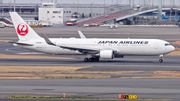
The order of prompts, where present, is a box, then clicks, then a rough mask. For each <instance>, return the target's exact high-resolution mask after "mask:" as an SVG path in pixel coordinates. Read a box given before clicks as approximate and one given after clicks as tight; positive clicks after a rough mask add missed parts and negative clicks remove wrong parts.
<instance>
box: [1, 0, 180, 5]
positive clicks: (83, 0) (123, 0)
mask: <svg viewBox="0 0 180 101" xmlns="http://www.w3.org/2000/svg"><path fill="white" fill-rule="evenodd" d="M15 1H16V2H17V3H41V1H42V2H51V1H54V2H55V1H57V2H58V3H62V4H77V3H79V4H91V3H94V4H104V2H105V4H116V3H118V4H129V1H130V0H15ZM162 1H163V4H164V5H173V4H174V5H176V6H180V0H162ZM173 1H174V3H173ZM3 2H4V3H10V2H11V3H13V2H14V0H3ZM134 3H135V4H144V3H146V4H148V5H152V4H154V5H157V4H158V0H134Z"/></svg>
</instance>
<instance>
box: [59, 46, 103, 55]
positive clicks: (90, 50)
mask: <svg viewBox="0 0 180 101" xmlns="http://www.w3.org/2000/svg"><path fill="white" fill-rule="evenodd" d="M60 47H61V48H64V49H70V50H78V51H79V52H81V53H99V51H100V49H98V48H89V47H79V46H62V45H61V46H60Z"/></svg>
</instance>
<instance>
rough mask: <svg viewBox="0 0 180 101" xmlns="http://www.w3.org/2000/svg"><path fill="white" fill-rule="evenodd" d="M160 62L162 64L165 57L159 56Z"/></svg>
mask: <svg viewBox="0 0 180 101" xmlns="http://www.w3.org/2000/svg"><path fill="white" fill-rule="evenodd" d="M159 58H160V59H159V62H160V63H162V62H163V55H159Z"/></svg>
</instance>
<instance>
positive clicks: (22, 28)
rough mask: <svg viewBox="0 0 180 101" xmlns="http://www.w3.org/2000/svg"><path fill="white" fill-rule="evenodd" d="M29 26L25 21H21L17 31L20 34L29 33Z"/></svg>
mask: <svg viewBox="0 0 180 101" xmlns="http://www.w3.org/2000/svg"><path fill="white" fill-rule="evenodd" d="M28 31H29V30H28V26H27V25H26V24H24V23H21V24H19V25H18V26H17V33H18V34H19V35H20V36H25V35H26V34H27V33H28Z"/></svg>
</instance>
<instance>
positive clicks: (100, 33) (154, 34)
mask: <svg viewBox="0 0 180 101" xmlns="http://www.w3.org/2000/svg"><path fill="white" fill-rule="evenodd" d="M34 30H35V31H36V32H37V33H39V34H40V33H44V34H46V35H47V36H48V37H49V38H58V37H59V38H60V37H62V38H69V37H76V38H79V35H78V32H77V30H81V31H82V32H83V33H84V35H85V36H86V37H88V38H153V39H154V38H156V39H163V40H167V41H174V40H180V28H179V27H133V26H132V27H131V26H129V27H124V26H122V27H119V28H118V29H109V28H108V27H87V28H86V27H85V28H82V27H72V26H70V27H58V28H54V27H52V28H49V27H47V28H35V29H34ZM0 31H1V34H0V39H1V40H2V39H3V40H5V39H7V40H17V39H18V38H17V35H16V33H15V30H14V28H2V29H0Z"/></svg>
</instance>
